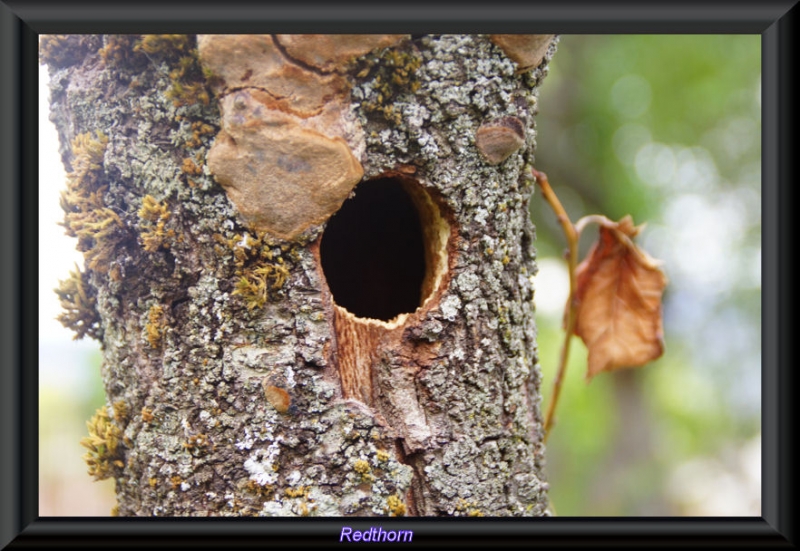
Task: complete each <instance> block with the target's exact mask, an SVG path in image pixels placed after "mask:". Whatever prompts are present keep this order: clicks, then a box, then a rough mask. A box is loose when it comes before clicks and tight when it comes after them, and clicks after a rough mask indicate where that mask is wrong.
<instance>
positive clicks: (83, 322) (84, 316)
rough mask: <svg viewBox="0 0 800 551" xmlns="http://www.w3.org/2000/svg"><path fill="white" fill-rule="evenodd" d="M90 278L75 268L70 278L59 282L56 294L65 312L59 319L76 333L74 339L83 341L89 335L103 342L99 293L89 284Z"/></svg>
mask: <svg viewBox="0 0 800 551" xmlns="http://www.w3.org/2000/svg"><path fill="white" fill-rule="evenodd" d="M88 277H89V275H88V273H87V272H81V271H80V269H79V268H78V267H77V266H75V270H73V271H72V272H70V274H69V278H67V279H65V280H63V281H59V286H58V288H57V289H55V292H56V294H57V295H58V299H59V301H60V302H61V308H63V309H64V311H63V312H62V313H61V314H59V316H58V318H57V319H58V321H60V322H61V324H62V325H63V326H64V327H66V328H67V329H72V330H73V331H75V336H74V337H73V338H74V339H82V338H83V337H85V336H86V335H88V336H90V337H92V338H93V339H97V340H98V341H102V340H103V329H102V326H101V324H100V322H101V320H100V314H99V313H98V312H97V308H96V304H97V292H96V290H95V288H94V287H93V286H92V284H91V283H89V280H88Z"/></svg>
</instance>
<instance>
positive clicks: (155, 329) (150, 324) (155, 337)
mask: <svg viewBox="0 0 800 551" xmlns="http://www.w3.org/2000/svg"><path fill="white" fill-rule="evenodd" d="M147 320H148V321H147V325H145V327H144V332H145V337H146V338H147V343H148V344H149V345H150V347H151V348H158V347H160V346H161V339H162V338H163V337H164V333H165V332H166V330H167V325H166V321H165V316H164V307H163V306H161V305H160V304H155V305H153V306H151V307H150V311H149V312H148V313H147ZM142 411H144V410H142Z"/></svg>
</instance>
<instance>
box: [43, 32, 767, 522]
mask: <svg viewBox="0 0 800 551" xmlns="http://www.w3.org/2000/svg"><path fill="white" fill-rule="evenodd" d="M760 71H761V46H760V37H759V36H755V35H753V36H747V35H741V36H730V35H714V36H699V35H697V36H694V35H693V36H686V35H659V36H650V35H648V36H635V35H626V36H606V35H603V36H590V35H581V36H563V37H562V38H561V42H560V44H559V49H558V52H557V53H556V55H555V57H554V58H553V61H552V63H551V66H550V74H549V76H548V77H547V79H546V80H545V82H544V84H543V86H542V89H541V96H540V101H539V109H540V113H539V115H538V118H537V131H538V138H537V142H538V149H537V152H536V159H537V163H536V166H537V168H538V169H539V170H542V171H544V172H546V173H547V174H548V176H549V179H550V183H551V184H552V185H553V187H554V189H555V190H556V192H557V193H558V195H559V197H560V199H561V201H562V202H563V204H564V206H565V208H566V210H567V212H568V213H569V215H570V216H571V218H572V219H573V221H575V220H577V219H578V218H580V217H581V216H583V215H586V214H594V213H602V214H605V215H607V216H608V217H609V218H612V219H615V220H616V219H619V218H621V217H622V216H624V215H625V214H631V215H632V216H633V218H634V222H635V223H637V224H639V223H642V222H647V229H646V230H645V231H644V232H643V233H642V235H641V236H640V237H639V238H638V239H639V243H640V245H642V247H643V248H644V249H645V250H646V251H647V252H648V253H650V255H651V256H654V257H656V258H659V259H662V260H663V261H664V263H665V268H664V269H665V271H666V273H667V275H668V276H669V278H670V284H669V286H668V288H667V291H666V293H665V297H664V332H665V340H666V345H667V349H666V353H665V354H664V356H663V357H662V358H660V359H659V360H657V361H655V362H652V363H651V364H649V365H648V366H646V367H644V368H642V369H638V370H625V371H618V372H615V373H611V374H601V375H599V376H597V377H596V378H595V379H594V380H592V381H591V382H590V383H588V384H587V383H586V381H585V378H584V376H585V370H586V351H585V348H584V346H583V344H582V343H581V342H580V341H579V340H576V341H575V342H574V343H573V348H572V354H571V356H572V358H571V362H570V365H569V370H568V374H567V379H566V381H565V384H564V389H563V391H562V396H561V401H560V404H559V409H558V415H557V425H556V426H555V427H554V430H553V431H552V433H551V436H550V439H549V441H548V449H547V471H548V477H549V482H550V487H551V498H552V502H553V506H554V508H555V511H556V513H557V514H558V515H560V516H573V515H580V516H595V515H602V516H606V515H611V516H628V515H633V516H635V515H708V516H717V515H721V516H728V515H734V516H750V515H755V516H759V515H760V514H761V513H760V511H761V499H760V496H761V433H760V423H761V416H760V408H761V401H760V397H761V339H760V335H761V245H760V243H761V191H760V189H761V176H760V175H761V149H760V147H761V95H760V90H761V81H760ZM46 80H47V72H46V69H45V68H41V72H40V120H41V125H40V126H41V128H40V146H39V147H40V199H39V200H40V205H39V213H40V221H39V224H40V226H39V240H40V241H39V266H40V273H39V286H40V296H39V332H40V338H39V342H40V345H39V369H40V378H39V379H40V389H39V396H40V400H39V437H40V448H39V453H40V456H39V486H40V488H39V507H40V514H41V515H42V516H50V515H108V514H109V511H110V509H111V507H112V505H113V504H114V497H113V482H112V481H109V480H106V481H102V482H93V481H92V480H91V478H90V477H89V476H88V475H87V474H86V466H85V464H84V463H83V461H82V460H81V456H82V455H83V453H84V449H83V448H81V446H80V445H79V441H80V439H81V438H82V437H83V436H84V435H85V434H86V428H85V421H86V420H87V419H88V418H89V417H91V415H92V414H93V413H94V411H95V409H96V408H97V407H99V406H100V405H102V404H103V390H102V382H101V378H100V363H101V357H100V353H99V347H98V346H97V345H96V343H95V342H94V341H90V340H86V341H72V340H71V339H72V333H71V332H69V331H67V330H65V329H64V328H62V327H61V325H60V324H59V323H58V322H57V321H55V319H54V318H55V317H56V316H57V315H58V313H59V305H58V300H57V298H56V296H55V293H53V288H55V287H56V286H57V285H58V280H59V279H64V278H66V277H67V274H68V272H69V270H70V269H72V267H73V265H74V263H77V264H78V265H80V266H82V262H83V261H82V256H81V255H80V253H78V252H76V251H75V248H74V247H75V241H74V239H71V238H68V237H66V236H64V235H63V228H61V227H60V226H58V225H57V222H58V221H60V220H61V219H62V216H63V215H62V212H61V210H60V207H59V202H58V199H59V192H60V190H61V189H63V188H64V172H63V167H62V165H61V161H60V159H59V157H58V153H57V151H58V144H57V140H56V137H55V130H54V129H53V127H52V124H50V123H49V122H48V120H47V118H48V107H47V95H48V93H47V87H46ZM531 213H532V216H533V219H534V222H535V223H536V225H537V234H538V243H537V249H538V258H539V267H540V273H539V274H538V276H537V277H536V289H537V290H536V308H537V324H538V327H539V353H540V360H541V364H542V368H543V371H544V376H545V386H544V388H543V394H544V401H545V405H546V403H547V401H548V400H549V399H550V393H551V385H552V380H553V376H554V371H555V366H556V363H557V357H558V353H559V349H560V347H561V344H562V339H563V336H562V332H561V317H562V311H563V306H564V303H565V301H566V297H567V291H568V278H567V273H566V269H565V262H564V261H563V256H562V253H563V249H564V246H565V245H564V239H563V236H562V234H561V232H560V228H559V226H558V224H557V222H556V220H555V217H554V215H553V213H552V211H550V210H549V207H548V206H547V205H546V204H545V202H544V201H543V199H542V198H541V196H540V195H539V194H538V193H536V194H535V195H534V198H533V200H532V207H531ZM585 234H586V235H584V239H583V240H582V241H581V243H582V247H581V249H582V253H585V251H586V250H587V249H588V247H589V245H590V243H591V241H592V240H593V239H594V237H595V235H596V232H595V230H594V229H593V228H591V227H590V228H589V229H588V230H587V231H586V232H585Z"/></svg>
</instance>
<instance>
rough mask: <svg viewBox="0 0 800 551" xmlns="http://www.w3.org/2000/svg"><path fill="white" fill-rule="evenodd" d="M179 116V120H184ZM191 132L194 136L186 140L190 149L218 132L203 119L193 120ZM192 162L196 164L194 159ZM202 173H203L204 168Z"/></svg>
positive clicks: (185, 144)
mask: <svg viewBox="0 0 800 551" xmlns="http://www.w3.org/2000/svg"><path fill="white" fill-rule="evenodd" d="M177 118H178V120H183V119H182V118H181V117H180V116H178V117H177ZM191 133H192V136H191V137H190V138H189V139H188V140H186V142H185V143H184V147H186V148H189V149H195V148H198V147H200V146H202V145H203V142H204V141H205V140H204V137H205V136H215V135H216V134H217V130H216V129H215V128H214V127H213V126H211V125H210V124H208V123H205V122H203V121H193V122H192V124H191ZM190 160H191V159H190ZM184 163H185V161H184ZM192 164H194V161H192ZM198 168H199V167H198ZM184 172H186V170H184ZM200 173H202V169H201V171H200ZM187 174H188V172H187Z"/></svg>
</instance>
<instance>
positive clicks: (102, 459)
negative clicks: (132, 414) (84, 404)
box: [81, 406, 125, 480]
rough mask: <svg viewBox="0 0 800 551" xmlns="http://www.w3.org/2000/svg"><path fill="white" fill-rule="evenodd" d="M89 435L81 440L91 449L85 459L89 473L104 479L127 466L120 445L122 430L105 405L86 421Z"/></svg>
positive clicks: (83, 444)
mask: <svg viewBox="0 0 800 551" xmlns="http://www.w3.org/2000/svg"><path fill="white" fill-rule="evenodd" d="M86 427H87V428H88V429H89V436H88V437H86V438H83V439H82V440H81V446H83V447H84V448H86V449H88V450H89V451H88V452H86V454H85V455H84V456H83V460H84V461H86V464H87V465H88V466H89V474H90V475H91V476H93V477H94V478H95V480H104V479H106V478H110V477H111V476H114V474H115V473H116V472H117V471H118V470H119V469H121V468H122V467H124V466H125V464H124V463H123V462H122V453H121V451H122V449H121V447H120V445H119V443H120V438H121V436H122V431H121V430H120V428H119V427H118V426H117V425H116V423H114V421H113V420H112V419H111V417H109V415H108V410H107V409H106V407H105V406H103V407H100V408H99V409H98V410H97V411H96V412H95V414H94V417H92V418H91V419H90V420H89V421H87V422H86Z"/></svg>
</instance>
